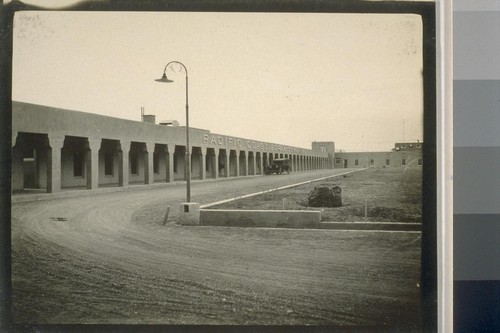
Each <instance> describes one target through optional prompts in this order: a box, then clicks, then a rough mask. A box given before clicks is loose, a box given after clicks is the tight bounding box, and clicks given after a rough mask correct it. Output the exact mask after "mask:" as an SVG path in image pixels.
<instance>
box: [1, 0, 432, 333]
mask: <svg viewBox="0 0 500 333" xmlns="http://www.w3.org/2000/svg"><path fill="white" fill-rule="evenodd" d="M27 10H31V11H33V10H40V11H46V10H64V11H165V12H168V11H176V12H186V11H196V12H276V13H279V12H282V13H285V12H290V13H380V14H417V15H420V16H421V18H422V23H423V24H422V26H423V39H422V40H423V98H424V101H423V106H424V138H423V140H424V144H423V161H424V163H423V186H422V195H423V208H422V246H421V247H422V253H421V258H422V260H421V288H420V289H421V308H422V331H424V332H433V331H437V321H438V315H437V313H438V300H437V295H438V291H437V285H438V284H437V271H438V270H437V265H438V259H437V255H438V252H437V251H438V248H437V213H438V211H437V171H438V170H437V153H436V152H437V147H436V138H437V137H436V129H437V127H436V126H437V124H436V115H437V113H436V112H437V85H436V81H437V76H436V65H437V58H436V45H437V42H436V3H435V2H408V1H345V0H310V1H308V0H252V1H245V0H220V1H216V0H210V1H203V0H194V1H182V0H171V1H166V0H143V1H139V0H137V1H133V0H125V1H111V0H107V1H106V0H105V1H97V0H91V1H82V2H80V3H78V4H77V5H74V6H70V7H66V8H60V9H46V8H41V7H36V6H32V5H26V4H23V3H22V2H20V1H17V0H14V1H12V2H10V3H8V4H7V5H3V6H2V8H1V13H0V15H1V16H0V20H1V34H0V37H1V46H0V56H1V58H0V75H1V81H2V82H1V85H0V87H1V90H0V107H1V111H0V142H1V143H2V144H1V145H0V227H1V230H0V249H1V250H0V302H1V304H0V331H2V332H11V331H12V332H19V331H21V332H24V331H29V332H33V331H36V332H103V331H106V332H144V331H147V332H150V331H152V332H165V331H169V332H170V331H171V332H194V331H196V332H208V331H210V332H236V331H237V332H256V331H258V332H330V331H336V332H338V331H341V332H342V331H353V330H355V331H356V332H360V331H361V332H373V331H386V330H387V328H373V327H330V326H307V327H305V326H162V325H21V324H16V325H14V323H13V322H12V308H11V307H12V303H11V261H10V256H11V224H10V223H11V222H10V218H11V216H10V210H11V198H10V196H11V184H10V178H11V140H12V135H11V132H12V128H11V125H12V111H11V110H12V90H11V88H12V54H13V19H14V15H15V13H16V12H20V11H27Z"/></svg>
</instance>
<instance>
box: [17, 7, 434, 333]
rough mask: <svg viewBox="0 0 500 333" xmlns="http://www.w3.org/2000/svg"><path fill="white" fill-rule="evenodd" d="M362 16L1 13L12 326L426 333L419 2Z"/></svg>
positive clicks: (425, 114) (427, 78)
mask: <svg viewBox="0 0 500 333" xmlns="http://www.w3.org/2000/svg"><path fill="white" fill-rule="evenodd" d="M14 2H15V1H13V3H14ZM271 3H272V2H271ZM280 3H282V2H280V1H277V2H276V4H280ZM370 3H372V4H373V5H368V6H367V7H366V8H365V7H363V6H354V7H352V8H351V7H349V6H347V8H348V10H346V8H344V7H342V6H334V7H332V8H333V9H332V8H330V7H328V6H327V5H324V6H326V7H325V8H326V9H323V10H321V6H320V5H321V4H323V2H321V1H318V2H317V4H318V6H319V7H318V8H320V10H317V8H315V9H314V10H307V11H306V10H297V9H296V8H295V9H294V10H285V9H286V8H285V9H280V10H267V7H265V6H264V7H263V9H262V10H253V11H250V10H234V9H233V8H230V10H205V11H202V10H191V9H186V10H175V7H174V9H169V10H168V11H163V10H149V8H146V7H143V8H141V7H140V6H135V7H134V10H122V9H127V8H120V9H121V10H102V11H101V10H64V8H62V9H60V10H20V11H16V12H15V14H14V15H13V27H12V118H11V123H12V126H11V138H12V142H11V145H10V149H11V152H12V160H11V175H10V176H11V196H10V198H11V211H10V216H11V217H10V232H11V258H10V262H11V284H12V292H11V306H12V308H11V312H12V320H13V323H14V324H17V325H28V326H29V325H74V324H76V325H89V324H90V325H166V326H169V325H189V326H190V325H196V326H198V327H200V325H201V326H204V325H214V326H218V325H234V327H239V326H241V327H244V326H255V325H259V326H260V325H266V326H267V325H273V326H276V325H278V326H280V325H293V326H328V327H345V328H348V329H349V328H350V329H354V328H359V327H372V328H380V329H387V330H388V331H394V330H396V331H402V332H419V331H422V330H423V328H424V327H425V325H426V321H430V322H432V320H433V317H432V318H428V317H427V314H428V313H429V312H432V311H433V310H435V309H434V308H432V306H431V310H429V309H428V306H429V304H433V303H435V299H433V298H432V295H433V292H434V293H435V290H432V283H433V282H432V274H434V273H433V272H432V271H431V272H428V269H429V267H431V268H432V266H433V264H434V262H435V261H434V260H435V259H433V258H432V254H433V253H432V251H433V247H432V246H431V249H430V250H429V248H428V247H429V244H428V243H429V242H432V236H433V234H432V232H431V233H430V235H428V234H426V232H427V231H426V230H429V229H432V228H435V216H432V214H431V213H432V207H433V204H430V208H428V206H426V200H432V198H433V197H434V195H433V193H432V191H433V189H430V191H431V193H430V194H428V192H426V191H429V189H428V188H429V184H431V185H432V180H433V179H434V178H433V176H430V178H428V177H427V173H426V172H425V170H426V167H427V170H432V169H433V167H434V163H435V156H433V155H432V153H430V154H429V153H426V149H427V151H434V153H435V149H434V148H433V147H434V146H433V145H434V144H435V142H434V138H433V137H432V135H433V133H435V132H434V131H435V128H434V126H435V123H434V122H433V121H429V119H430V118H432V117H434V116H435V110H436V100H435V80H436V78H435V64H432V57H433V56H434V60H435V54H433V52H435V45H433V44H434V43H435V39H434V40H430V38H429V36H431V37H432V32H429V27H428V24H429V21H432V19H430V20H429V19H428V18H426V17H424V16H425V15H424V14H422V13H425V10H429V9H430V10H431V11H433V10H434V3H433V2H423V3H415V2H409V1H395V2H392V4H391V5H387V3H385V2H384V3H378V4H377V2H370ZM389 3H391V2H389ZM257 8H260V7H257ZM287 8H288V7H287ZM307 8H309V7H307ZM339 8H340V9H339ZM422 8H424V9H425V10H422ZM141 9H144V10H141ZM223 9H224V8H223ZM225 9H227V8H225ZM237 9H238V8H237ZM273 9H275V8H274V7H273ZM336 9H339V10H336ZM430 30H432V29H430ZM429 45H430V46H429ZM429 50H430V51H429ZM429 54H430V57H431V61H430V64H429V60H428V59H429ZM426 57H427V60H426ZM429 68H430V69H429ZM433 93H434V96H432V95H433ZM429 133H430V134H429ZM426 184H427V185H426ZM426 187H427V190H426ZM429 198H430V199H429ZM426 212H427V213H426ZM429 212H430V213H429ZM429 237H430V238H429ZM426 258H427V259H429V258H430V259H429V261H427V259H426ZM429 276H431V278H430V280H431V283H430V284H431V286H430V287H429V281H428V280H429ZM422 288H424V290H423V289H422ZM425 288H427V289H425ZM429 290H430V292H429ZM429 295H431V296H429ZM429 297H431V298H430V299H429Z"/></svg>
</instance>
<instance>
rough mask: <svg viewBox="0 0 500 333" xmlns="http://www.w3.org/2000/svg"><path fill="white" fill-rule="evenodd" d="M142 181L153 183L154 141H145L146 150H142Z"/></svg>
mask: <svg viewBox="0 0 500 333" xmlns="http://www.w3.org/2000/svg"><path fill="white" fill-rule="evenodd" d="M144 153H145V155H146V156H144V173H145V175H144V183H145V184H153V183H154V180H155V179H154V153H155V143H154V142H146V150H145V151H144Z"/></svg>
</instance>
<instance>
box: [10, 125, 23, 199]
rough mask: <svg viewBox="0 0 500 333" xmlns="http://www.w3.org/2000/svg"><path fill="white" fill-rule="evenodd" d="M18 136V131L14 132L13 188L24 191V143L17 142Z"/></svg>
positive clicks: (12, 145)
mask: <svg viewBox="0 0 500 333" xmlns="http://www.w3.org/2000/svg"><path fill="white" fill-rule="evenodd" d="M16 138H17V133H12V144H11V147H12V190H13V191H22V190H23V189H24V156H23V151H24V149H23V148H24V145H23V144H22V143H21V142H19V143H17V144H16ZM19 141H21V140H19Z"/></svg>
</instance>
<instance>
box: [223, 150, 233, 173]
mask: <svg viewBox="0 0 500 333" xmlns="http://www.w3.org/2000/svg"><path fill="white" fill-rule="evenodd" d="M230 159H231V150H229V149H226V166H225V168H224V169H225V170H226V173H225V175H224V176H225V177H226V178H229V176H230V175H231V170H230V168H229V166H230V165H229V161H230Z"/></svg>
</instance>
